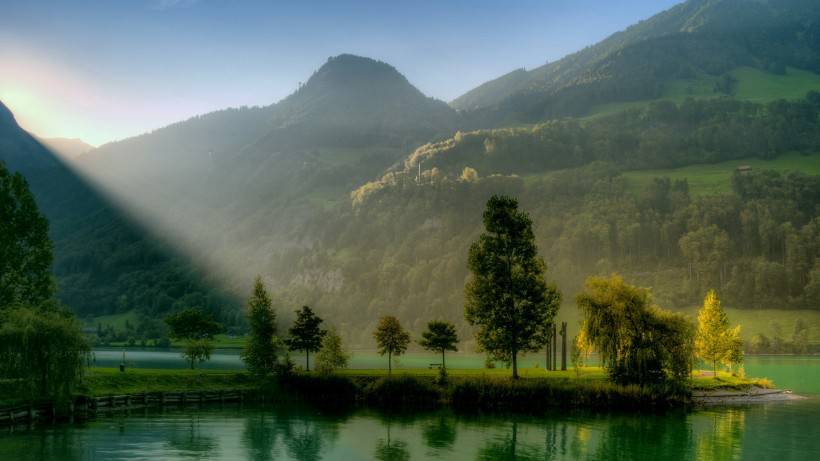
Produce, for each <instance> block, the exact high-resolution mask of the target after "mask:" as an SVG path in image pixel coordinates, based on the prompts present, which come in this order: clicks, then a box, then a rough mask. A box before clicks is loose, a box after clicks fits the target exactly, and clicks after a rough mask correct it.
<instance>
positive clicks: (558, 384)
mask: <svg viewBox="0 0 820 461" xmlns="http://www.w3.org/2000/svg"><path fill="white" fill-rule="evenodd" d="M263 389H265V390H267V391H274V390H275V391H277V392H283V393H284V395H295V396H297V397H299V399H301V400H303V401H305V402H307V403H310V404H313V405H316V406H319V407H353V406H365V407H375V408H379V409H387V410H424V409H432V408H439V407H450V408H452V409H453V410H455V411H459V412H475V411H478V412H513V413H527V414H532V413H541V412H546V411H548V410H550V409H556V408H560V409H583V410H602V411H611V410H619V411H658V410H666V409H671V408H688V407H690V406H691V405H692V392H691V390H690V389H688V388H679V387H675V386H664V385H657V386H651V387H644V388H641V387H639V386H636V385H618V384H613V383H610V382H606V381H589V382H588V381H575V380H552V379H550V380H548V379H519V380H513V379H509V378H491V377H453V378H450V379H449V380H448V381H447V382H446V383H439V382H437V380H436V379H435V378H432V377H416V376H406V375H399V376H393V377H388V376H384V377H377V376H340V375H330V376H321V375H307V374H300V375H293V376H289V377H284V378H280V379H279V380H277V381H276V382H275V385H273V386H272V385H271V384H268V385H267V386H266V387H264V388H263Z"/></svg>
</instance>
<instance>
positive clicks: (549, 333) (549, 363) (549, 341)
mask: <svg viewBox="0 0 820 461" xmlns="http://www.w3.org/2000/svg"><path fill="white" fill-rule="evenodd" d="M551 345H552V327H551V326H550V325H547V347H546V351H547V357H546V359H547V360H546V361H545V362H544V369H545V370H547V371H550V370H552V360H550V359H551V358H552V347H551Z"/></svg>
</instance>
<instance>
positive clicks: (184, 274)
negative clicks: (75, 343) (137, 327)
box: [0, 103, 238, 317]
mask: <svg viewBox="0 0 820 461" xmlns="http://www.w3.org/2000/svg"><path fill="white" fill-rule="evenodd" d="M0 161H2V162H4V163H5V164H6V166H7V168H9V169H10V170H11V171H19V172H21V173H22V174H23V175H24V176H25V178H26V180H27V181H28V183H29V185H30V187H31V189H32V191H33V192H34V194H35V197H36V199H37V203H38V206H39V208H40V210H41V211H42V212H43V213H44V214H45V215H46V216H47V217H48V220H49V231H50V235H51V238H52V240H53V241H54V247H55V249H54V273H55V276H56V279H57V288H58V298H59V299H60V300H61V301H62V302H64V303H66V304H67V305H69V306H70V307H71V308H73V309H74V310H75V311H76V312H78V313H79V314H80V315H101V314H106V313H111V312H116V311H121V310H129V309H135V308H139V309H141V310H142V311H143V312H145V313H146V314H149V315H150V314H156V313H158V312H164V311H167V310H169V309H173V308H175V307H178V306H189V305H192V304H195V305H198V306H200V307H202V308H205V309H209V310H212V311H214V312H216V313H219V314H220V315H228V316H232V317H237V316H238V313H237V308H238V303H237V302H235V301H234V300H233V298H232V297H231V296H230V295H228V294H226V293H224V292H221V291H220V290H219V289H218V286H219V284H218V283H216V282H215V281H214V280H208V279H203V274H202V273H200V272H197V271H196V270H195V269H194V266H193V265H192V264H191V263H190V261H189V260H188V259H187V258H184V257H182V256H181V255H180V254H179V253H178V252H177V251H176V250H175V249H174V248H173V247H170V246H168V245H166V244H164V243H163V242H162V241H161V240H159V239H157V238H156V237H155V236H154V235H153V234H152V233H151V232H150V230H149V229H147V228H146V227H145V226H142V225H140V224H137V223H135V222H134V221H133V220H132V219H130V218H129V217H128V216H127V215H126V214H125V213H123V211H122V210H120V209H119V208H118V207H116V206H113V205H112V204H111V203H110V202H109V201H108V200H107V199H106V197H104V196H103V195H101V194H100V193H99V192H98V191H97V190H95V188H93V187H92V186H89V185H88V184H87V183H86V182H85V181H84V180H83V179H82V178H80V177H79V176H78V175H77V174H76V173H75V172H74V171H73V170H72V169H71V168H69V167H67V166H66V165H65V164H64V163H63V162H62V160H60V159H59V158H58V157H57V156H56V154H54V153H53V152H52V151H50V150H49V149H47V148H45V147H44V146H43V145H42V144H40V143H39V142H38V141H37V140H36V139H35V138H34V137H33V136H31V135H30V134H29V133H27V132H25V131H24V130H23V129H21V128H20V127H19V126H18V125H17V123H16V121H15V120H14V117H13V116H12V115H11V113H10V112H9V111H8V109H6V107H5V106H4V105H2V103H0Z"/></svg>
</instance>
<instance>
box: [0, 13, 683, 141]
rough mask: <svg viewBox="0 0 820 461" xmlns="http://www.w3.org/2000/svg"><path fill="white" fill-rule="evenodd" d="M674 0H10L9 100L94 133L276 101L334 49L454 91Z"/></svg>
mask: <svg viewBox="0 0 820 461" xmlns="http://www.w3.org/2000/svg"><path fill="white" fill-rule="evenodd" d="M676 3H679V0H619V1H612V0H542V1H516V2H514V1H489V0H468V1H450V0H432V1H412V0H406V1H388V0H361V1H327V2H320V1H299V2H288V1H275V0H269V1H254V2H251V1H248V2H243V1H230V0H131V1H125V0H106V1H104V0H100V1H96V2H92V1H84V0H73V1H52V2H45V1H39V0H11V1H9V0H5V1H4V2H3V7H2V14H1V15H0V100H2V101H4V102H5V103H6V104H7V105H8V106H10V107H11V109H12V110H13V111H14V112H15V114H16V115H17V118H18V120H19V121H20V122H21V124H23V125H24V126H25V127H26V128H27V129H29V130H31V131H34V132H35V133H37V134H40V135H44V136H65V137H80V138H82V139H84V140H86V141H88V142H91V143H94V144H99V143H102V142H106V141H110V140H114V139H119V138H123V137H127V136H132V135H135V134H139V133H142V132H145V131H148V130H151V129H153V128H158V127H161V126H164V125H167V124H168V123H171V122H174V121H178V120H181V119H185V118H188V117H190V116H192V115H195V114H199V113H204V112H208V111H211V110H214V109H220V108H224V107H230V106H240V105H267V104H270V103H273V102H276V101H277V100H279V99H281V98H282V97H284V96H286V95H287V94H289V93H290V92H292V91H293V90H294V89H296V87H297V84H298V82H300V81H305V80H307V78H308V77H309V76H310V74H311V73H312V72H313V71H314V70H315V69H316V68H318V67H319V66H320V65H321V64H322V63H323V62H324V61H325V60H326V59H327V57H328V56H332V55H337V54H340V53H354V54H359V55H364V56H369V57H373V58H377V59H380V60H382V61H386V62H388V63H390V64H392V65H394V66H395V67H396V68H397V69H398V70H399V71H400V72H402V73H403V74H405V75H406V76H407V78H408V79H409V80H410V81H411V82H412V83H413V84H415V85H416V86H417V87H418V88H419V89H420V90H421V91H423V92H424V93H426V94H427V95H430V96H434V97H437V98H440V99H444V100H451V99H453V98H454V97H456V96H458V95H460V94H462V93H464V92H465V91H467V90H469V89H471V88H473V87H475V86H476V85H478V84H480V83H482V82H484V81H486V80H489V79H492V78H495V77H498V76H499V75H501V74H504V73H506V72H509V71H510V70H513V69H515V68H518V67H526V68H532V67H536V66H539V65H541V64H543V63H544V62H546V61H548V60H549V61H552V60H555V59H558V58H560V57H562V56H564V55H566V54H567V53H571V52H573V51H577V50H578V49H580V48H583V47H584V46H587V45H590V44H592V43H594V42H596V41H598V40H600V39H603V38H605V37H606V36H608V35H609V34H611V33H613V32H616V31H618V30H621V29H623V28H625V27H626V26H628V25H630V24H632V23H634V22H636V21H638V20H640V19H644V18H647V17H649V16H651V15H653V14H655V13H657V12H659V11H661V10H664V9H666V8H668V7H669V6H671V5H674V4H676Z"/></svg>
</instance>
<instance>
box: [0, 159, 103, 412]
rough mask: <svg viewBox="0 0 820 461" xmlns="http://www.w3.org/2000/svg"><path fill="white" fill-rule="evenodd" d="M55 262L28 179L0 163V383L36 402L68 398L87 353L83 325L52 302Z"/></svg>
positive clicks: (80, 377)
mask: <svg viewBox="0 0 820 461" xmlns="http://www.w3.org/2000/svg"><path fill="white" fill-rule="evenodd" d="M52 258H53V256H52V243H51V240H50V239H49V236H48V221H47V220H46V218H45V217H43V216H42V215H41V214H40V212H39V210H38V208H37V203H36V202H35V200H34V196H33V195H32V193H31V191H30V190H29V188H28V184H27V183H26V180H25V179H23V177H22V175H20V174H19V173H15V174H11V173H9V172H8V170H6V168H5V166H4V164H3V162H0V379H4V380H10V382H11V383H13V384H15V385H16V387H17V388H18V389H19V395H20V396H26V397H28V398H32V399H33V398H41V397H50V398H54V399H62V398H67V397H69V396H70V395H71V392H72V390H73V389H74V387H75V386H76V385H77V383H79V382H80V380H81V379H82V376H83V371H84V368H85V365H86V360H87V356H88V352H89V345H88V342H87V341H86V339H85V337H84V336H83V334H82V331H81V325H80V323H79V322H78V321H77V320H76V318H75V317H74V315H73V314H72V313H71V312H69V311H68V310H67V309H66V308H64V307H62V306H60V305H59V304H58V303H57V302H56V301H55V300H54V299H53V295H54V282H53V280H52V276H51V270H50V269H51V261H52Z"/></svg>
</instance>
